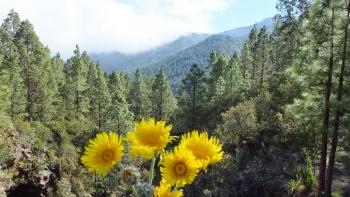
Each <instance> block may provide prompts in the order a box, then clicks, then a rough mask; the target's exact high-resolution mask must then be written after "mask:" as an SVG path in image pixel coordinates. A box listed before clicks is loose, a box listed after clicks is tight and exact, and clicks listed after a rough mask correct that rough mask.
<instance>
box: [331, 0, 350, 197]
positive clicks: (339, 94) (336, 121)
mask: <svg viewBox="0 0 350 197" xmlns="http://www.w3.org/2000/svg"><path fill="white" fill-rule="evenodd" d="M349 14H350V0H349V2H348V8H347V18H346V25H345V28H344V40H343V43H344V44H343V52H342V61H341V68H340V76H339V80H338V89H337V109H336V113H335V119H334V132H333V136H332V144H331V151H330V153H329V161H328V170H327V180H326V196H327V197H331V194H332V179H333V172H334V162H335V153H336V150H337V145H338V131H339V126H340V122H339V121H340V118H341V116H342V105H341V102H342V97H343V81H344V74H345V73H344V72H345V65H346V57H347V41H348V28H349Z"/></svg>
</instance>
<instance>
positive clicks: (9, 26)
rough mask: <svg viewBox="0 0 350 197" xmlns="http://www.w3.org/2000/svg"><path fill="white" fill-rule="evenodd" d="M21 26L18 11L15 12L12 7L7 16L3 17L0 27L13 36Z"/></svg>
mask: <svg viewBox="0 0 350 197" xmlns="http://www.w3.org/2000/svg"><path fill="white" fill-rule="evenodd" d="M20 26H21V20H20V18H19V15H18V13H16V12H15V11H14V10H13V9H11V10H10V12H9V13H8V15H7V17H6V18H5V20H4V22H3V24H2V25H1V27H2V28H3V29H4V30H5V31H7V32H9V33H10V34H11V36H12V37H15V35H16V33H17V32H18V30H19V28H20Z"/></svg>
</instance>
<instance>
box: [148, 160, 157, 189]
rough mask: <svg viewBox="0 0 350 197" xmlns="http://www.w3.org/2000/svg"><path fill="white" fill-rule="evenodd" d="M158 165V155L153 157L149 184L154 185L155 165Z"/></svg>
mask: <svg viewBox="0 0 350 197" xmlns="http://www.w3.org/2000/svg"><path fill="white" fill-rule="evenodd" d="M155 165H156V157H154V158H153V159H152V164H151V168H150V174H149V184H150V185H152V182H153V177H154V167H155Z"/></svg>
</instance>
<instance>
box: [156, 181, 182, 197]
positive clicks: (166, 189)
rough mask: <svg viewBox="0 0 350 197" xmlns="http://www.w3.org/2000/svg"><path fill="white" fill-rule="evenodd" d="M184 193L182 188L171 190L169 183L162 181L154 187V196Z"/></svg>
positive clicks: (175, 195)
mask: <svg viewBox="0 0 350 197" xmlns="http://www.w3.org/2000/svg"><path fill="white" fill-rule="evenodd" d="M183 195H184V194H183V192H182V190H176V189H174V190H173V191H171V185H169V184H165V183H162V184H161V185H160V186H158V187H156V188H155V189H154V194H153V196H154V197H182V196H183Z"/></svg>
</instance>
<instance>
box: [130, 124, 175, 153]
mask: <svg viewBox="0 0 350 197" xmlns="http://www.w3.org/2000/svg"><path fill="white" fill-rule="evenodd" d="M171 128H172V126H171V125H168V126H165V121H158V122H156V121H155V120H154V119H153V118H151V119H149V120H148V121H145V120H144V119H142V120H141V121H140V122H138V123H136V125H135V128H134V130H133V131H131V132H129V133H128V135H127V138H128V140H129V141H130V143H131V155H134V156H142V157H144V158H145V159H152V158H154V157H155V156H156V155H157V154H158V153H160V152H161V151H163V149H164V148H165V146H166V145H167V144H168V143H169V142H170V141H172V140H173V138H174V137H172V136H170V130H171Z"/></svg>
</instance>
